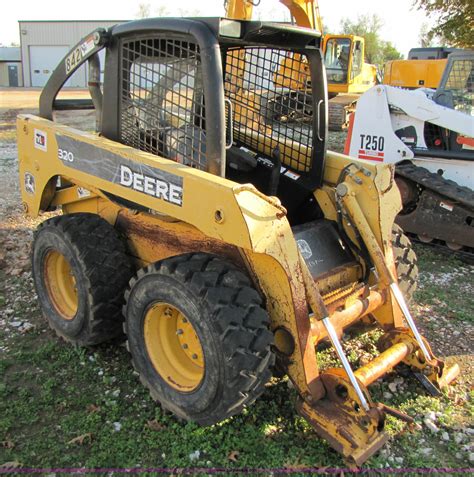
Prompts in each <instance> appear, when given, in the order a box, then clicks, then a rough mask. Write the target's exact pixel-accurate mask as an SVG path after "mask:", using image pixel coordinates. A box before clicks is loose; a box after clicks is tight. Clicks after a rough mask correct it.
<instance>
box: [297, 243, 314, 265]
mask: <svg viewBox="0 0 474 477" xmlns="http://www.w3.org/2000/svg"><path fill="white" fill-rule="evenodd" d="M296 243H297V245H298V248H299V249H300V252H301V255H302V256H303V258H304V259H305V260H309V259H310V258H311V257H312V256H313V251H312V250H311V247H310V246H309V243H308V242H306V240H304V239H299V240H297V241H296Z"/></svg>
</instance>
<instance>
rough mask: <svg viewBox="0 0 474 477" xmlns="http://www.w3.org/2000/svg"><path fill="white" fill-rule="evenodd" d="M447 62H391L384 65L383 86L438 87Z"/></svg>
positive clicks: (444, 60) (445, 60)
mask: <svg viewBox="0 0 474 477" xmlns="http://www.w3.org/2000/svg"><path fill="white" fill-rule="evenodd" d="M447 62H448V60H447V59H443V60H393V61H388V62H387V63H386V64H385V65H384V73H383V84H388V85H391V86H398V87H400V88H433V89H436V88H437V87H438V86H439V82H440V81H441V77H442V76H443V71H444V69H445V68H446V64H447Z"/></svg>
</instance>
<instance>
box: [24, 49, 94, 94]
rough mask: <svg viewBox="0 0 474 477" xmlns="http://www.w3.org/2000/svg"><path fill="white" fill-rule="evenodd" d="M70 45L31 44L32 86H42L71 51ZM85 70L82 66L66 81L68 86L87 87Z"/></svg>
mask: <svg viewBox="0 0 474 477" xmlns="http://www.w3.org/2000/svg"><path fill="white" fill-rule="evenodd" d="M69 49H70V48H69V46H52V45H48V46H33V45H30V51H29V53H30V75H31V86H33V87H37V88H42V87H43V86H44V85H45V84H46V82H47V81H48V79H49V77H50V76H51V73H52V72H53V71H54V70H55V69H56V67H57V66H58V64H59V62H60V61H61V60H62V59H63V58H64V57H65V56H66V54H67V53H68V52H69ZM85 79H86V78H85V70H84V66H81V67H80V68H79V69H78V71H76V72H75V73H74V75H73V76H72V77H71V78H70V79H69V80H68V81H67V82H66V84H65V85H64V86H66V87H73V88H74V87H76V88H77V87H82V88H84V87H85Z"/></svg>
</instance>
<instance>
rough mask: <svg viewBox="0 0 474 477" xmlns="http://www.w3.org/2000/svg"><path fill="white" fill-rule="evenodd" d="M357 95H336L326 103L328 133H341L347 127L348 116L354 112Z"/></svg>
mask: <svg viewBox="0 0 474 477" xmlns="http://www.w3.org/2000/svg"><path fill="white" fill-rule="evenodd" d="M358 98H359V95H354V94H338V95H337V96H335V97H334V98H331V99H330V100H329V102H328V116H329V118H328V126H329V130H330V131H343V130H344V129H347V128H348V126H349V115H350V113H352V112H354V111H355V105H356V101H357V99H358Z"/></svg>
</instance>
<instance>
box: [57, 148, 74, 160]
mask: <svg viewBox="0 0 474 477" xmlns="http://www.w3.org/2000/svg"><path fill="white" fill-rule="evenodd" d="M58 159H61V161H64V162H74V154H73V153H72V152H71V151H66V149H58Z"/></svg>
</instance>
